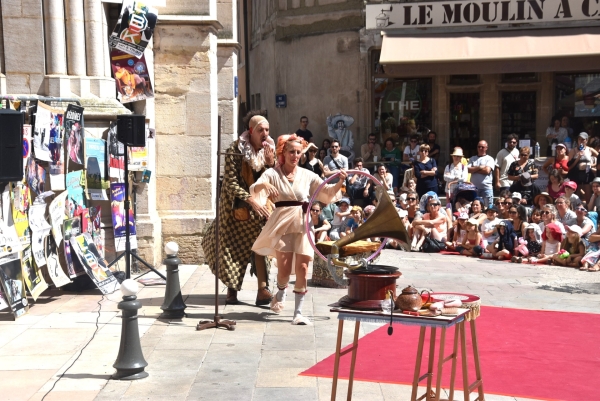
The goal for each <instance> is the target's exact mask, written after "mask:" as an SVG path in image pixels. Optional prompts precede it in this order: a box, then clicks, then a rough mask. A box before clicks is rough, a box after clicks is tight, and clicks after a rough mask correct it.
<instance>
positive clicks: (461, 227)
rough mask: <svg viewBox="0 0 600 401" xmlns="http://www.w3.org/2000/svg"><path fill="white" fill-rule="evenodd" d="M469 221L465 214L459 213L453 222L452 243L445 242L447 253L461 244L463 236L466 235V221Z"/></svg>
mask: <svg viewBox="0 0 600 401" xmlns="http://www.w3.org/2000/svg"><path fill="white" fill-rule="evenodd" d="M468 219H469V215H468V214H467V213H461V214H459V215H458V219H456V221H454V224H453V227H452V229H453V230H454V234H453V237H452V241H448V242H446V248H447V249H448V250H449V251H454V250H456V247H457V246H459V245H460V244H462V243H463V240H464V239H465V236H466V235H467V227H466V224H467V220H468Z"/></svg>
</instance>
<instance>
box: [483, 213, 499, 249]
mask: <svg viewBox="0 0 600 401" xmlns="http://www.w3.org/2000/svg"><path fill="white" fill-rule="evenodd" d="M485 215H486V218H485V220H483V223H481V234H482V236H483V247H484V248H487V246H488V245H489V244H493V243H494V241H496V239H497V238H498V232H497V231H496V225H498V223H500V219H498V218H497V216H498V209H497V208H496V206H492V207H490V208H488V209H487V210H486V211H485Z"/></svg>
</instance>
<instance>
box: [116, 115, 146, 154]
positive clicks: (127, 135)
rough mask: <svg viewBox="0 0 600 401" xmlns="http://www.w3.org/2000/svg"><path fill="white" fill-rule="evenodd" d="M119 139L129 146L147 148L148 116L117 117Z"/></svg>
mask: <svg viewBox="0 0 600 401" xmlns="http://www.w3.org/2000/svg"><path fill="white" fill-rule="evenodd" d="M117 139H118V140H119V142H121V143H123V144H125V145H127V146H138V147H144V146H146V116H144V115H140V114H129V115H122V116H117Z"/></svg>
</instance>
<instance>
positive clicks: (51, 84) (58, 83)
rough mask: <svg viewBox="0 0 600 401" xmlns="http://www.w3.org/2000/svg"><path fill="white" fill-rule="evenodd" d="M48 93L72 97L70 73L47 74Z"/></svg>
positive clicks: (49, 94)
mask: <svg viewBox="0 0 600 401" xmlns="http://www.w3.org/2000/svg"><path fill="white" fill-rule="evenodd" d="M45 84H46V85H45V86H46V93H47V94H48V96H55V97H72V96H73V92H71V77H69V76H68V75H46V82H45Z"/></svg>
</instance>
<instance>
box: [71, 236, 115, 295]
mask: <svg viewBox="0 0 600 401" xmlns="http://www.w3.org/2000/svg"><path fill="white" fill-rule="evenodd" d="M70 242H71V249H72V250H73V252H74V253H75V254H76V255H77V258H78V259H79V261H80V262H81V264H82V266H83V267H84V269H85V271H86V273H87V274H88V275H89V276H90V278H91V279H92V281H94V283H95V284H96V286H97V287H98V289H99V290H100V291H102V293H103V294H112V293H113V292H114V291H115V290H116V289H117V287H118V286H119V282H118V281H117V279H116V278H115V277H114V276H113V274H112V272H111V271H110V270H109V269H108V263H106V260H104V258H102V257H101V256H100V254H99V253H98V250H97V249H96V246H95V245H94V241H93V239H92V237H90V236H89V235H88V234H81V235H78V236H76V237H71V239H70Z"/></svg>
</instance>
